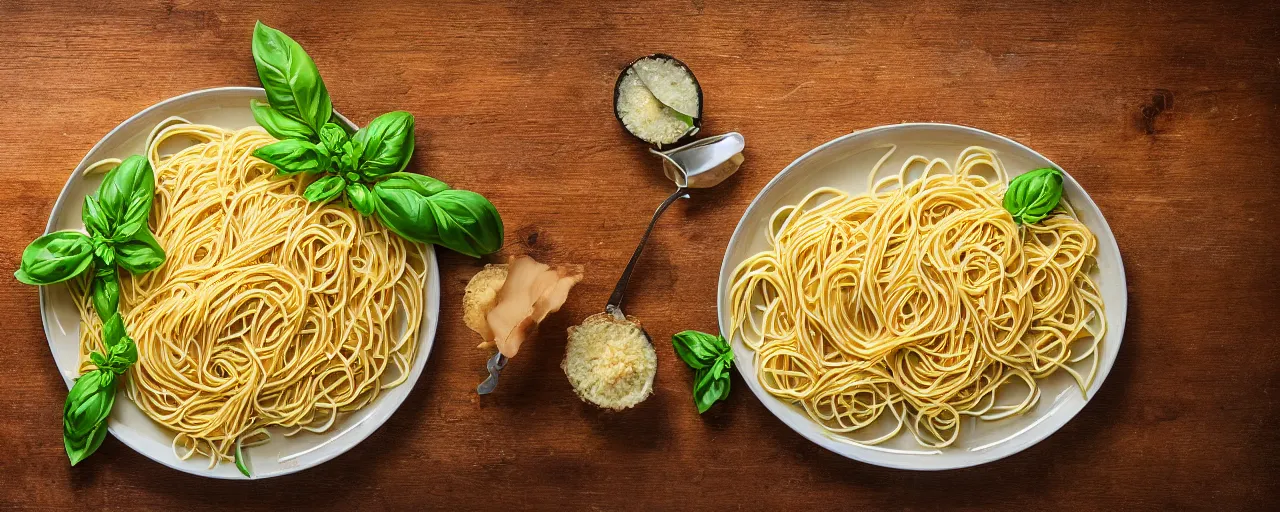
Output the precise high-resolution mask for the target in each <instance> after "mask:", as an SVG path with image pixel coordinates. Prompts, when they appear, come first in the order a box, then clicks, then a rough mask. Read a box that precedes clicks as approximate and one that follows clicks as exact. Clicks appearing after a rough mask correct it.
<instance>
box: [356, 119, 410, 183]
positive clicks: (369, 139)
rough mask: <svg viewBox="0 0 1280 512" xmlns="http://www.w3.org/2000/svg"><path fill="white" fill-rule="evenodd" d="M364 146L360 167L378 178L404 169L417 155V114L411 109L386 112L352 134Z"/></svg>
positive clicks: (364, 171)
mask: <svg viewBox="0 0 1280 512" xmlns="http://www.w3.org/2000/svg"><path fill="white" fill-rule="evenodd" d="M351 140H352V141H353V142H356V143H359V144H360V145H361V146H363V147H364V151H363V152H362V153H361V155H360V165H359V168H358V171H359V172H360V174H362V175H364V176H365V177H368V178H376V177H378V176H383V175H387V174H391V173H393V172H400V171H403V170H404V168H405V166H407V165H409V158H410V157H412V156H413V115H412V114H410V113H408V112H388V113H386V114H382V115H380V116H378V117H377V118H376V119H374V120H373V121H372V122H370V123H369V125H368V126H365V127H364V128H361V129H360V130H359V131H357V132H356V134H355V135H354V136H352V137H351Z"/></svg>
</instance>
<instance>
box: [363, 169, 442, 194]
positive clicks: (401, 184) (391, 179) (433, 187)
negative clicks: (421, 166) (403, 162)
mask: <svg viewBox="0 0 1280 512" xmlns="http://www.w3.org/2000/svg"><path fill="white" fill-rule="evenodd" d="M377 186H378V187H381V188H382V189H383V190H401V189H403V190H412V191H414V192H417V193H418V194H420V195H423V196H434V195H436V194H439V193H440V192H444V191H446V190H449V185H446V184H445V182H443V181H440V180H438V179H435V178H432V177H430V176H423V175H421V174H415V173H411V172H397V173H393V174H388V175H387V176H385V177H383V178H382V180H380V181H378V184H377Z"/></svg>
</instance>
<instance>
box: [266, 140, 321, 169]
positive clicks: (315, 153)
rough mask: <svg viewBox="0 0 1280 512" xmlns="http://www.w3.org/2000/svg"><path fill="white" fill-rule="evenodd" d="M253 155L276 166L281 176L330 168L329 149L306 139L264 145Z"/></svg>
mask: <svg viewBox="0 0 1280 512" xmlns="http://www.w3.org/2000/svg"><path fill="white" fill-rule="evenodd" d="M253 156H255V157H257V158H259V159H261V160H262V161H264V162H266V163H269V164H271V165H274V166H276V169H278V171H277V172H278V174H279V175H280V176H288V175H290V174H297V173H300V172H305V173H307V174H315V173H318V172H322V171H325V170H327V169H328V168H329V150H328V149H325V147H324V146H323V145H317V144H312V143H310V142H307V141H305V140H298V139H288V140H282V141H280V142H275V143H272V144H267V145H266V146H262V147H260V148H258V149H256V150H254V152H253Z"/></svg>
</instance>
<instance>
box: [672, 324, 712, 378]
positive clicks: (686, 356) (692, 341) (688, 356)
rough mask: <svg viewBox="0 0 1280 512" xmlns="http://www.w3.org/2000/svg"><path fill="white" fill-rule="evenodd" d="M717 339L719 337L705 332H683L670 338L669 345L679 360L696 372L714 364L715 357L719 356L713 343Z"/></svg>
mask: <svg viewBox="0 0 1280 512" xmlns="http://www.w3.org/2000/svg"><path fill="white" fill-rule="evenodd" d="M717 338H719V336H712V335H710V334H707V333H705V332H698V331H683V332H679V333H676V335H675V336H672V337H671V344H672V345H674V346H675V350H676V355H677V356H679V357H680V360H681V361H684V363H685V364H687V365H689V367H690V368H693V369H695V370H696V369H701V368H706V367H708V366H711V365H712V364H714V363H715V361H716V356H719V355H720V350H719V346H718V345H717V344H716V343H715V340H716V339H717Z"/></svg>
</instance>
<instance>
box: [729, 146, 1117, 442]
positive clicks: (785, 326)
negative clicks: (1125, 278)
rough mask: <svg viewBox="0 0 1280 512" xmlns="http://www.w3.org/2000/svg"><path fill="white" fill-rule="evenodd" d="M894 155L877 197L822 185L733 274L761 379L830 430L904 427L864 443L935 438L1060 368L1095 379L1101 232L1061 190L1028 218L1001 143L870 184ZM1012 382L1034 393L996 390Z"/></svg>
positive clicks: (998, 413) (787, 212)
mask: <svg viewBox="0 0 1280 512" xmlns="http://www.w3.org/2000/svg"><path fill="white" fill-rule="evenodd" d="M892 153H893V150H892V149H890V150H889V151H888V153H886V154H885V156H884V157H883V158H881V159H880V162H879V163H877V164H876V168H875V169H873V170H872V172H871V178H870V179H869V180H868V181H869V183H868V185H869V186H868V189H869V192H868V193H866V194H860V195H849V194H846V193H844V192H842V191H839V190H835V189H831V188H823V189H819V190H816V191H814V192H812V193H811V194H809V195H808V196H807V197H805V198H804V200H802V201H801V202H800V203H799V204H796V205H792V206H786V207H783V208H781V209H779V210H778V211H776V212H775V213H774V214H773V217H772V218H771V220H770V234H769V242H770V249H769V250H766V251H763V252H760V253H758V254H756V255H754V256H752V257H750V258H748V259H747V260H746V261H743V262H742V263H741V264H740V265H738V267H737V268H736V269H735V270H734V272H733V275H732V279H731V283H732V284H731V287H730V291H729V304H730V307H732V311H731V313H730V316H731V323H730V327H731V330H730V333H729V336H730V338H732V337H733V336H734V335H735V334H740V335H742V337H743V340H744V343H745V344H746V345H747V346H748V347H749V348H750V349H751V350H753V351H754V352H755V362H756V368H757V378H758V379H759V381H760V384H761V385H762V386H763V387H764V389H766V390H768V392H769V393H771V394H773V395H775V396H777V397H780V398H783V399H786V400H790V401H793V402H797V403H799V404H800V405H801V406H803V407H804V410H805V412H806V413H808V415H809V416H810V417H811V418H812V419H813V420H814V421H816V422H818V423H819V424H821V425H822V426H823V427H825V428H826V429H828V430H831V431H834V432H846V433H848V432H854V431H858V430H860V429H863V428H866V427H869V426H871V425H872V424H874V423H876V422H877V420H879V419H880V418H881V417H885V418H886V419H887V421H889V422H890V423H889V424H890V425H895V426H894V427H893V428H892V429H884V430H880V431H878V432H884V431H887V433H883V434H881V435H879V436H878V437H874V438H870V439H856V440H855V442H858V443H863V444H876V443H881V442H884V441H886V440H889V439H891V438H893V437H895V436H896V435H898V434H899V433H900V432H901V431H902V430H903V429H904V428H905V429H906V430H908V431H909V432H911V434H912V435H913V436H914V437H915V440H916V441H917V442H918V443H919V444H921V445H923V446H926V447H933V448H941V447H945V446H948V445H951V444H952V443H954V442H955V440H956V439H957V437H958V436H959V435H960V427H961V418H962V417H965V416H975V417H978V418H980V419H984V420H994V419H999V418H1003V417H1007V416H1012V415H1015V414H1019V413H1022V412H1025V411H1027V410H1028V409H1030V408H1031V407H1033V406H1034V405H1035V404H1036V403H1037V401H1038V400H1039V397H1040V389H1039V387H1038V386H1037V380H1038V379H1043V378H1045V377H1047V376H1049V375H1050V374H1053V373H1054V372H1056V371H1059V370H1061V371H1064V372H1067V373H1069V374H1070V375H1071V376H1072V377H1073V378H1074V380H1075V381H1076V383H1077V385H1078V386H1079V387H1080V389H1081V391H1082V392H1083V391H1084V390H1087V389H1088V388H1089V386H1090V384H1091V382H1092V380H1093V378H1094V375H1095V374H1096V373H1097V369H1098V363H1099V357H1098V356H1099V350H1098V348H1099V342H1100V340H1101V339H1102V338H1103V334H1104V330H1105V325H1106V323H1105V321H1104V319H1103V318H1102V315H1103V307H1102V300H1101V298H1100V297H1099V292H1098V289H1097V287H1096V286H1095V285H1094V283H1093V281H1092V280H1091V279H1090V277H1089V275H1088V271H1089V270H1090V269H1091V268H1092V266H1093V265H1094V260H1093V254H1094V249H1095V247H1096V245H1097V241H1096V239H1095V237H1094V236H1093V234H1092V233H1091V232H1090V231H1089V230H1088V228H1086V227H1085V226H1084V224H1082V223H1080V221H1079V220H1077V219H1076V217H1075V214H1074V212H1073V211H1072V210H1071V208H1070V206H1069V205H1068V204H1067V203H1066V201H1065V200H1064V201H1063V202H1062V203H1061V204H1060V206H1059V209H1058V210H1056V211H1055V212H1054V213H1053V214H1052V215H1051V216H1050V217H1048V218H1046V219H1044V220H1043V221H1042V222H1041V223H1038V224H1034V225H1018V224H1015V223H1014V221H1013V219H1012V218H1011V217H1010V215H1009V213H1008V212H1007V211H1005V209H1004V208H1003V207H1002V206H1001V198H1002V196H1003V194H1004V190H1005V188H1006V182H1007V174H1006V173H1005V170H1004V168H1003V166H1002V165H1001V163H1000V161H999V160H998V159H997V158H996V156H995V155H994V154H993V153H992V152H991V151H990V150H987V149H985V148H980V147H971V148H968V149H966V150H965V151H964V152H962V153H961V154H960V157H959V158H958V160H957V162H956V164H955V167H954V170H953V168H952V166H951V165H950V164H948V162H946V161H944V160H941V159H935V160H929V159H927V158H924V157H921V156H913V157H911V158H909V159H908V160H907V161H906V163H905V164H903V166H902V168H901V170H900V172H899V173H898V174H897V175H896V176H890V177H887V178H883V179H881V180H879V181H874V180H875V175H876V170H878V169H879V167H880V166H882V165H883V164H884V162H885V161H886V160H888V158H889V156H890V155H891V154H892ZM921 168H923V173H922V176H921V177H919V178H917V179H914V180H911V179H909V178H908V175H909V173H911V172H913V171H915V170H919V169H921ZM992 173H994V175H995V179H994V180H990V181H989V180H988V178H986V177H984V176H983V174H992ZM823 199H825V201H823ZM810 203H815V204H816V205H814V206H812V207H808V205H810ZM1085 360H1089V362H1088V363H1084V364H1087V365H1088V369H1087V371H1086V370H1077V369H1073V368H1072V366H1071V365H1072V364H1073V363H1078V362H1081V361H1085ZM1018 382H1020V383H1022V384H1023V385H1021V386H1018V385H1014V386H1008V385H1010V384H1011V383H1018ZM1006 388H1010V389H1024V390H1025V395H1015V398H1016V400H1014V403H1010V401H1009V400H1008V399H1000V400H997V392H999V391H1001V390H1003V389H1006ZM886 412H887V413H888V414H886ZM863 437H864V438H865V437H869V436H865V435H864V436H863Z"/></svg>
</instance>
